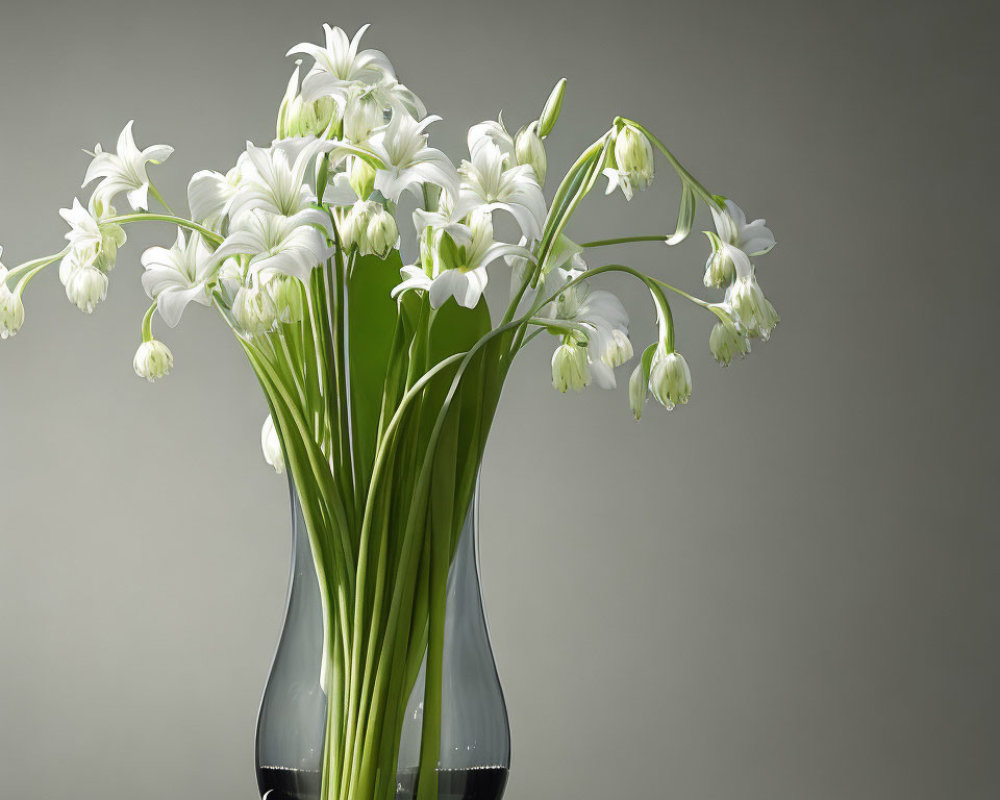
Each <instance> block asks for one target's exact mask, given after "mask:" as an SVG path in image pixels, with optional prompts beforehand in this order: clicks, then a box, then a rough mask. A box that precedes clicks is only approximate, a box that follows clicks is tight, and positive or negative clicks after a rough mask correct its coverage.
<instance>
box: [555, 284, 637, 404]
mask: <svg viewBox="0 0 1000 800" xmlns="http://www.w3.org/2000/svg"><path fill="white" fill-rule="evenodd" d="M578 275H579V273H578V272H576V271H574V270H564V269H559V268H557V269H555V270H553V271H552V272H551V273H549V275H548V276H547V277H546V279H545V283H544V285H543V287H542V291H543V292H544V293H545V294H546V295H552V294H555V293H557V292H558V294H557V295H556V298H555V299H554V300H553V301H552V302H551V303H549V304H548V305H547V306H546V307H545V308H544V309H543V311H542V315H543V317H545V318H548V319H553V320H565V321H568V322H575V323H579V324H581V325H583V326H584V328H585V329H586V330H587V336H588V343H587V347H586V354H587V360H588V364H589V371H590V374H591V375H592V377H593V378H594V380H595V381H596V383H597V385H598V386H600V387H601V388H603V389H613V388H614V387H615V386H616V385H617V383H616V380H615V372H614V370H615V368H616V367H620V366H621V365H622V364H624V363H625V362H626V361H628V360H629V359H630V358H632V355H633V350H632V343H631V341H630V340H629V338H628V326H629V318H628V313H627V312H626V311H625V306H623V305H622V302H621V300H619V299H618V298H617V297H615V295H613V294H612V293H611V292H607V291H604V290H603V289H598V290H596V291H595V290H591V289H590V287H589V286H588V285H587V283H586V281H584V282H582V283H577V284H574V285H573V286H569V287H568V288H565V289H563V288H562V287H563V286H565V285H566V284H568V283H569V282H570V281H572V280H573V279H575V278H576V277H577V276H578Z"/></svg>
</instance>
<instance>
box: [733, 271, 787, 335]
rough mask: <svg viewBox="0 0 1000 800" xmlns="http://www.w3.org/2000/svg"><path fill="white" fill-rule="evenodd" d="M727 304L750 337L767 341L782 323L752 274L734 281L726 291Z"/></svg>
mask: <svg viewBox="0 0 1000 800" xmlns="http://www.w3.org/2000/svg"><path fill="white" fill-rule="evenodd" d="M726 304H727V305H728V306H729V307H730V308H731V309H732V310H733V316H734V317H736V319H737V320H739V323H740V325H741V326H742V327H743V329H744V330H745V331H746V333H747V335H748V336H754V337H760V338H761V339H763V340H764V341H767V339H768V338H770V336H771V331H772V330H773V329H774V326H775V325H777V324H778V322H779V321H780V317H779V316H778V312H777V311H775V310H774V306H772V305H771V303H770V301H769V300H768V299H767V298H766V297H764V293H763V292H762V291H761V289H760V286H759V285H758V284H757V278H756V277H755V276H754V275H753V273H752V272H751V274H750V275H741V276H739V277H737V278H736V280H735V281H733V283H732V284H731V285H730V286H729V288H728V289H727V290H726Z"/></svg>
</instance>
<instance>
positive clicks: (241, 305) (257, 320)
mask: <svg viewBox="0 0 1000 800" xmlns="http://www.w3.org/2000/svg"><path fill="white" fill-rule="evenodd" d="M233 317H234V318H235V320H236V322H237V323H239V325H240V327H241V328H243V330H244V331H246V332H247V333H248V334H250V335H251V336H260V335H261V334H264V333H267V332H268V331H269V330H271V328H273V327H274V323H275V322H276V321H277V318H278V314H277V309H276V308H275V305H274V301H273V300H272V299H271V295H270V294H269V293H268V292H267V290H265V289H261V288H260V287H257V286H255V287H252V288H247V287H243V288H241V289H240V290H239V291H238V292H237V293H236V297H235V298H234V299H233Z"/></svg>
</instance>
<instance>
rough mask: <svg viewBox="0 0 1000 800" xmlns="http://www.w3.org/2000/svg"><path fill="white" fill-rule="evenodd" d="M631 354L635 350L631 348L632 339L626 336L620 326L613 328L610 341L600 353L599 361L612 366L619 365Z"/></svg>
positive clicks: (633, 353)
mask: <svg viewBox="0 0 1000 800" xmlns="http://www.w3.org/2000/svg"><path fill="white" fill-rule="evenodd" d="M633 355H635V351H634V350H633V349H632V341H631V340H630V339H629V338H628V334H627V333H626V332H625V331H624V330H622V329H621V328H613V329H612V330H611V338H610V341H609V342H608V344H607V347H606V348H605V350H604V352H603V353H601V361H603V362H604V363H605V364H607V365H608V366H609V367H612V368H614V367H620V366H621V365H622V364H624V363H625V362H626V361H628V360H629V359H630V358H632V356H633Z"/></svg>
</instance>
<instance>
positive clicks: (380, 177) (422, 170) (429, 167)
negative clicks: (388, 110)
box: [368, 114, 458, 203]
mask: <svg viewBox="0 0 1000 800" xmlns="http://www.w3.org/2000/svg"><path fill="white" fill-rule="evenodd" d="M439 119H441V118H440V117H438V116H434V115H432V116H429V117H426V118H424V119H422V120H421V121H420V122H417V121H416V120H415V119H414V118H413V117H411V116H410V115H409V114H394V115H393V117H392V119H391V120H390V121H389V124H388V125H386V126H385V127H384V128H382V129H381V130H379V131H378V132H376V133H375V134H374V135H373V136H372V137H371V140H370V141H369V143H368V146H369V147H370V149H371V150H372V151H373V152H374V153H375V155H377V156H378V157H379V158H380V159H381V160H382V163H383V164H385V167H384V168H383V169H379V170H377V171H376V173H375V188H376V189H378V190H379V191H380V192H381V193H382V195H383V196H384V197H386V198H387V199H389V200H391V201H392V202H394V203H397V202H399V197H400V195H402V193H403V192H404V191H411V192H413V193H414V194H419V192H420V187H421V186H422V185H423V184H426V183H430V184H434V185H435V186H440V187H441V188H442V189H443V190H444V191H446V192H449V193H451V194H452V195H453V196H454V195H456V194H457V191H458V172H457V171H456V170H455V165H454V164H452V163H451V159H449V158H448V156H446V155H445V154H444V153H442V152H441V151H440V150H438V149H437V148H434V147H428V146H427V134H425V133H424V129H425V128H426V127H427V126H428V125H430V124H431V123H432V122H436V121H437V120H439Z"/></svg>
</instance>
